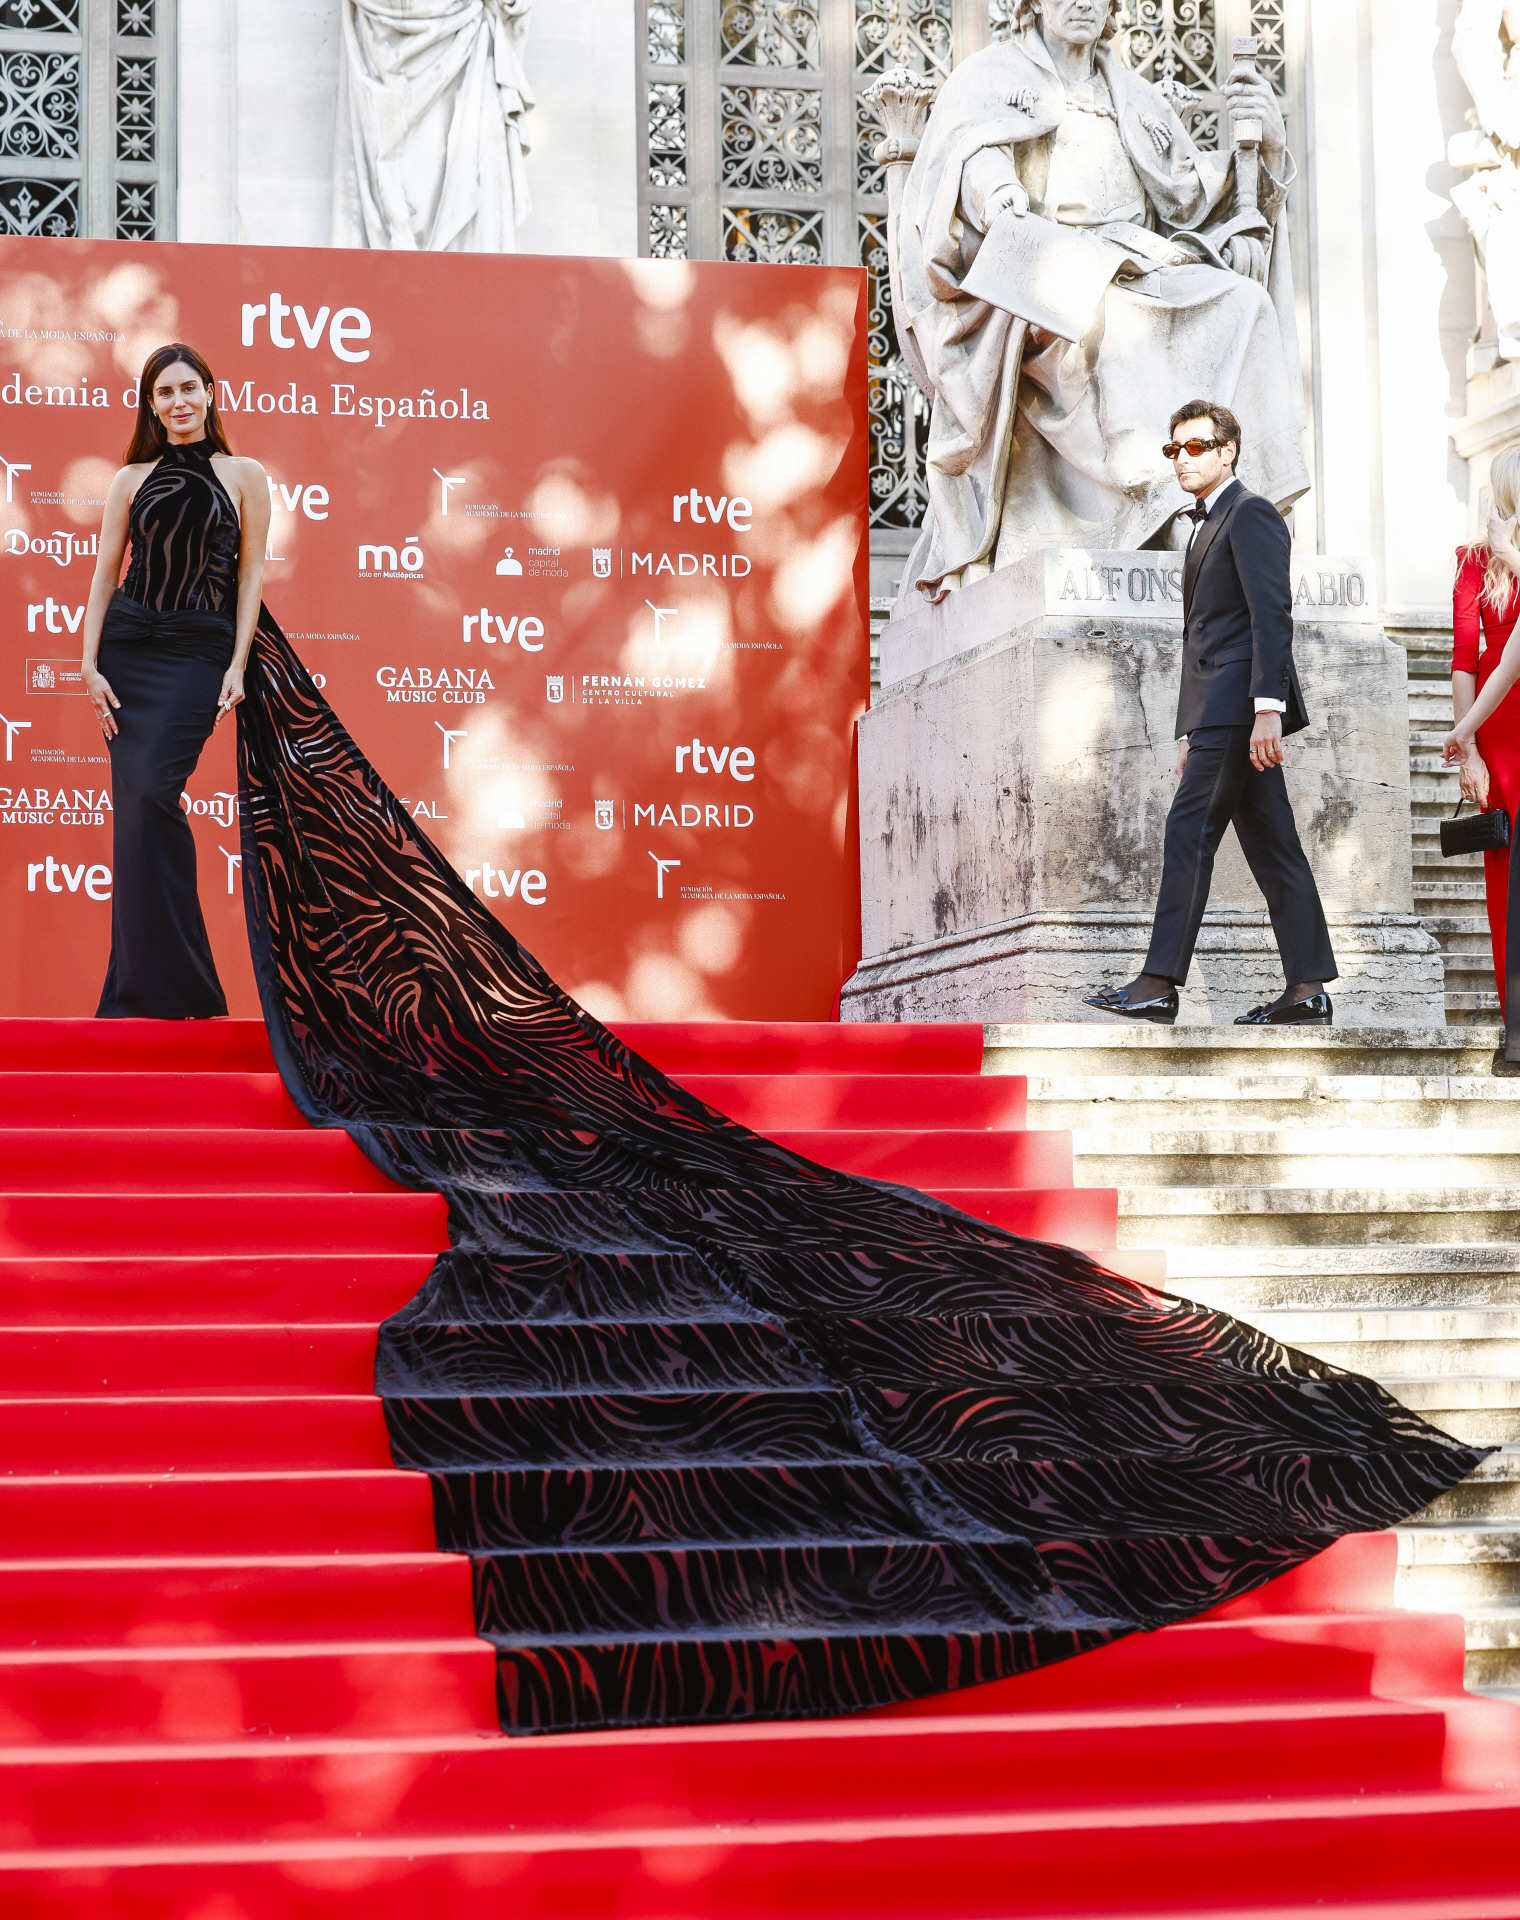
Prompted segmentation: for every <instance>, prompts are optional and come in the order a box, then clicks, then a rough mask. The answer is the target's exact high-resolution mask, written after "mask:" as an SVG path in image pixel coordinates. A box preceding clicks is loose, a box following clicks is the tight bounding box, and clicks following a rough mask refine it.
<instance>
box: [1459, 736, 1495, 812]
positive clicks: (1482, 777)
mask: <svg viewBox="0 0 1520 1920" xmlns="http://www.w3.org/2000/svg"><path fill="white" fill-rule="evenodd" d="M1457 784H1458V785H1459V786H1460V787H1461V789H1462V798H1463V799H1464V800H1470V801H1471V802H1472V804H1473V805H1474V806H1475V807H1486V806H1487V805H1488V762H1487V761H1486V760H1485V759H1484V758H1483V756H1482V754H1481V753H1479V751H1478V749H1477V748H1476V747H1469V748H1468V750H1467V758H1466V759H1465V760H1464V761H1463V762H1462V767H1461V771H1460V773H1459V775H1458V779H1457Z"/></svg>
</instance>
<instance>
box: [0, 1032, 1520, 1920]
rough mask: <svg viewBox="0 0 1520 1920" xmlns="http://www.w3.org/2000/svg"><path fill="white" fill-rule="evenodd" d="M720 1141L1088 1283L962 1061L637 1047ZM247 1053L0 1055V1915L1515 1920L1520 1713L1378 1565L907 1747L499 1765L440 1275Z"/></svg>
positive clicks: (648, 1036)
mask: <svg viewBox="0 0 1520 1920" xmlns="http://www.w3.org/2000/svg"><path fill="white" fill-rule="evenodd" d="M625 1037H626V1038H627V1039H628V1040H629V1041H630V1043H631V1044H632V1045H633V1046H635V1047H636V1048H638V1049H639V1050H640V1051H641V1052H643V1053H645V1054H646V1055H648V1056H649V1057H650V1058H652V1059H653V1060H654V1061H655V1062H656V1063H657V1064H658V1065H660V1066H662V1067H664V1068H665V1069H666V1070H667V1071H669V1072H671V1073H674V1074H675V1075H677V1076H678V1077H680V1078H682V1079H683V1080H685V1081H686V1082H687V1083H688V1084H689V1085H691V1086H692V1087H693V1088H694V1089H695V1090H696V1091H698V1092H699V1093H700V1094H702V1095H703V1097H704V1098H706V1099H708V1100H710V1101H711V1102H712V1103H713V1104H714V1105H716V1106H719V1107H721V1108H723V1109H724V1110H726V1111H727V1112H729V1113H732V1114H733V1115H734V1116H735V1117H736V1118H738V1119H741V1120H743V1121H746V1122H748V1123H749V1124H750V1125H752V1126H755V1127H757V1128H759V1129H760V1130H762V1131H764V1132H766V1133H770V1134H773V1135H774V1136H775V1137H777V1138H778V1139H782V1140H784V1141H785V1142H786V1143H787V1144H788V1145H789V1146H792V1147H795V1148H796V1149H797V1150H798V1151H800V1152H803V1153H806V1154H808V1155H811V1156H812V1157H814V1158H816V1159H819V1160H822V1161H825V1162H828V1163H830V1164H832V1165H835V1166H838V1167H841V1168H844V1169H847V1170H849V1171H851V1172H857V1173H866V1174H871V1175H874V1176H877V1177H880V1178H883V1179H888V1180H893V1181H898V1182H902V1183H906V1184H912V1185H919V1186H923V1187H926V1188H928V1189H929V1190H930V1191H932V1192H935V1193H938V1194H942V1195H944V1196H945V1197H946V1198H948V1199H950V1200H953V1201H954V1202H955V1203H956V1204H957V1205H959V1206H962V1207H965V1208H967V1209H968V1210H970V1211H972V1212H975V1213H978V1214H981V1215H982V1216H984V1217H986V1218H988V1219H992V1220H996V1221H997V1222H999V1224H1001V1225H1004V1226H1007V1227H1010V1228H1012V1229H1014V1230H1016V1231H1019V1232H1024V1233H1030V1234H1037V1235H1041V1236H1044V1237H1048V1238H1052V1239H1062V1240H1066V1241H1068V1242H1072V1243H1075V1244H1077V1245H1080V1246H1084V1247H1087V1248H1090V1249H1092V1250H1093V1251H1094V1252H1096V1253H1098V1254H1099V1256H1100V1257H1101V1258H1103V1259H1104V1260H1105V1261H1107V1262H1108V1263H1109V1264H1118V1265H1119V1266H1120V1267H1121V1270H1123V1271H1126V1272H1129V1273H1132V1274H1134V1275H1135V1276H1136V1277H1138V1278H1143V1279H1149V1280H1159V1279H1160V1278H1161V1266H1160V1262H1159V1260H1157V1259H1155V1258H1154V1257H1149V1256H1143V1255H1137V1254H1134V1253H1125V1254H1123V1255H1120V1254H1116V1253H1115V1252H1114V1249H1113V1238H1114V1225H1115V1212H1114V1207H1115V1201H1114V1195H1113V1194H1112V1193H1106V1192H1097V1191H1082V1190H1078V1189H1075V1188H1073V1187H1072V1185H1071V1157H1070V1142H1069V1140H1068V1139H1067V1137H1066V1136H1065V1135H1060V1134H1030V1133H1027V1132H1025V1131H1024V1129H1023V1122H1024V1106H1023V1088H1022V1085H1021V1084H1020V1083H1019V1082H1017V1081H1014V1080H1008V1079H983V1078H981V1077H980V1066H981V1034H980V1030H979V1029H977V1028H973V1027H938V1028H924V1027H920V1028H860V1027H854V1028H851V1027H828V1026H817V1027H805V1028H803V1027H755V1028H751V1027H742V1026H728V1027H706V1028H703V1027H645V1028H641V1029H628V1030H626V1035H625ZM444 1237H445V1235H444V1218H443V1205H442V1202H441V1201H439V1200H437V1199H434V1198H432V1197H429V1196H426V1195H423V1196H418V1195H414V1194H407V1193H402V1192H400V1191H398V1190H397V1189H396V1188H394V1187H392V1186H391V1185H390V1184H389V1183H388V1182H387V1181H386V1180H385V1179H383V1178H382V1177H381V1176H380V1175H379V1174H378V1173H376V1172H375V1170H374V1169H373V1168H372V1167H371V1165H370V1164H369V1162H368V1161H367V1160H366V1159H365V1158H364V1156H363V1155H362V1154H361V1153H360V1152H359V1150H358V1149H357V1148H356V1147H354V1146H353V1145H352V1143H351V1142H350V1141H349V1140H348V1139H347V1137H346V1135H343V1134H339V1133H324V1132H316V1131H313V1130H311V1129H309V1128H307V1127H306V1126H305V1125H304V1123H303V1122H302V1121H301V1119H300V1117H299V1115H298V1114H297V1113H296V1111H295V1109H294V1107H293V1106H292V1105H291V1104H290V1102H289V1101H288V1099H287V1098H286V1096H285V1095H284V1093H283V1091H282V1089H281V1088H280V1086H279V1083H278V1080H277V1079H276V1077H275V1075H274V1073H273V1070H272V1065H271V1062H270V1058H269V1053H268V1048H267V1046H266V1044H265V1040H264V1036H263V1032H262V1029H261V1028H259V1027H257V1026H254V1025H250V1024H246V1023H239V1022H226V1023H218V1024H216V1025H213V1026H205V1027H202V1026H183V1027H181V1026H158V1025H149V1024H146V1023H145V1024H141V1025H139V1024H137V1023H132V1022H110V1023H99V1024H97V1023H95V1022H91V1021H81V1022H77V1023H76V1022H67V1021H53V1022H40V1021H38V1022H14V1021H13V1022H3V1021H0V1328H3V1338H0V1473H3V1478H0V1914H3V1915H5V1916H6V1920H23V1916H24V1917H25V1920H31V1916H44V1915H46V1916H48V1917H49V1920H54V1917H55V1916H56V1917H57V1920H62V1917H63V1916H69V1920H75V1916H83V1915H89V1916H91V1920H119V1917H120V1916H128V1915H130V1916H132V1917H133V1920H147V1916H152V1920H316V1916H319V1915H320V1916H323V1917H324V1920H325V1917H326V1916H334V1915H337V1916H344V1915H356V1916H357V1915H359V1914H364V1915H366V1916H374V1917H375V1920H387V1916H391V1915H396V1916H400V1915H403V1914H411V1913H413V1912H414V1911H415V1910H416V1907H417V1903H418V1902H419V1901H420V1900H427V1899H429V1898H432V1897H442V1898H444V1899H448V1900H450V1901H452V1902H453V1903H454V1905H455V1907H456V1909H458V1910H459V1911H461V1912H466V1911H468V1910H470V1908H471V1906H472V1905H473V1906H475V1907H476V1909H477V1910H479V1911H481V1912H488V1913H504V1912H510V1913H512V1914H514V1915H517V1916H535V1915H548V1914H551V1913H552V1914H555V1915H586V1916H597V1917H598V1920H600V1917H601V1916H606V1917H607V1920H614V1916H615V1917H617V1920H722V1917H725V1916H734V1917H736V1920H737V1917H741V1916H742V1917H743V1920H760V1917H761V1916H766V1917H767V1920H769V1917H770V1916H775V1915H780V1914H783V1913H784V1914H787V1915H789V1916H797V1915H801V1916H808V1917H810V1920H825V1916H827V1917H828V1920H837V1917H838V1916H851V1917H853V1916H861V1920H864V1916H867V1915H869V1916H871V1917H872V1920H941V1917H942V1920H994V1917H997V1920H1005V1917H1006V1916H1011V1915H1013V1914H1015V1913H1017V1914H1020V1915H1031V1916H1033V1915H1050V1916H1054V1915H1057V1914H1063V1915H1083V1916H1088V1920H1095V1917H1096V1916H1098V1915H1110V1916H1117V1915H1119V1914H1137V1915H1138V1914H1148V1915H1152V1916H1159V1915H1180V1914H1190V1915H1198V1916H1209V1915H1224V1914H1230V1915H1232V1916H1234V1920H1251V1916H1264V1915H1267V1914H1271V1915H1273V1916H1275V1917H1276V1920H1290V1917H1291V1916H1297V1915H1300V1914H1307V1913H1308V1912H1310V1911H1311V1910H1313V1911H1318V1910H1320V1908H1321V1907H1322V1906H1323V1905H1325V1904H1329V1905H1333V1906H1334V1907H1335V1908H1336V1910H1337V1911H1338V1912H1341V1913H1343V1914H1347V1915H1351V1916H1356V1915H1363V1916H1371V1915H1374V1914H1376V1915H1379V1916H1384V1915H1394V1914H1397V1915H1404V1916H1409V1920H1416V1916H1418V1917H1420V1920H1436V1917H1437V1916H1439V1917H1440V1920H1465V1917H1468V1916H1471V1917H1472V1920H1477V1917H1478V1916H1482V1917H1483V1920H1504V1916H1508V1915H1514V1916H1517V1917H1520V1844H1517V1843H1516V1840H1515V1835H1516V1834H1517V1833H1520V1712H1517V1711H1516V1710H1513V1709H1511V1708H1508V1707H1505V1706H1502V1705H1500V1704H1498V1703H1496V1702H1488V1701H1479V1700H1473V1699H1468V1698H1465V1697H1463V1696H1462V1694H1461V1691H1460V1688H1461V1671H1462V1651H1463V1649H1462V1629H1461V1623H1460V1621H1458V1620H1455V1619H1451V1620H1448V1619H1445V1618H1430V1617H1422V1616H1416V1615H1411V1614H1405V1613H1399V1612H1396V1611H1394V1610H1393V1609H1392V1604H1391V1596H1392V1588H1393V1576H1394V1563H1395V1548H1394V1543H1393V1540H1392V1538H1391V1537H1383V1536H1377V1537H1373V1536H1363V1537H1361V1538H1357V1539H1352V1540H1348V1541H1345V1542H1342V1543H1341V1544H1340V1545H1339V1546H1338V1547H1336V1548H1334V1549H1333V1550H1332V1551H1331V1552H1330V1553H1328V1554H1325V1555H1322V1556H1321V1557H1320V1558H1319V1559H1318V1560H1316V1561H1314V1562H1311V1563H1310V1564H1309V1565H1308V1566H1307V1567H1305V1568H1303V1569H1301V1570H1300V1571H1299V1572H1298V1573H1297V1574H1295V1575H1292V1576H1289V1577H1288V1578H1287V1579H1284V1580H1281V1581H1278V1582H1276V1583H1275V1584H1274V1585H1273V1586H1271V1587H1268V1588H1265V1589H1263V1590H1261V1591H1260V1592H1259V1593H1257V1594H1255V1595H1253V1596H1251V1598H1250V1599H1249V1600H1247V1601H1245V1602H1239V1603H1236V1604H1235V1605H1234V1606H1232V1607H1230V1608H1228V1609H1226V1610H1224V1611H1223V1612H1222V1613H1221V1614H1220V1615H1218V1616H1216V1617H1214V1618H1211V1619H1205V1620H1202V1621H1198V1622H1195V1623H1191V1624H1189V1625H1185V1626H1180V1627H1172V1628H1168V1629H1166V1630H1165V1631H1163V1632H1161V1633H1157V1634H1152V1635H1147V1636H1140V1637H1136V1638H1133V1639H1130V1640H1128V1641H1125V1642H1122V1643H1120V1644H1118V1645H1116V1646H1114V1647H1111V1648H1108V1649H1105V1650H1104V1651H1102V1652H1099V1653H1095V1654H1090V1655H1087V1656H1085V1657H1084V1658H1082V1659H1080V1660H1077V1661H1074V1662H1070V1663H1067V1664H1065V1665H1062V1666H1059V1667H1055V1668H1047V1669H1044V1670H1042V1671H1041V1672H1039V1673H1036V1674H1033V1675H1030V1676H1028V1677H1026V1678H1023V1679H1020V1680H1017V1681H1011V1682H1005V1683H1001V1684H999V1685H996V1686H992V1687H986V1688H982V1689H978V1690H975V1691H970V1692H967V1693H963V1694H958V1695H955V1696H952V1697H949V1698H945V1699H941V1700H938V1701H929V1702H927V1703H920V1704H919V1705H918V1706H917V1707H916V1708H914V1709H912V1710H911V1711H909V1710H902V1711H897V1712H894V1713H891V1714H878V1715H872V1716H866V1717H859V1718H854V1719H846V1720H836V1721H828V1722H800V1723H787V1724H777V1725H763V1726H759V1727H756V1726H736V1727H708V1728H692V1729H679V1730H675V1731H668V1732H659V1733H630V1734H582V1735H571V1736H562V1737H558V1738H546V1739H538V1740H528V1741H512V1740H507V1739H505V1738H504V1737H503V1736H501V1735H500V1734H499V1733H498V1732H497V1731H496V1704H495V1692H494V1671H495V1657H494V1653H493V1650H492V1648H491V1647H490V1646H488V1645H487V1644H486V1643H485V1642H483V1641H481V1640H479V1639H478V1638H477V1637H476V1636H475V1634H474V1631H473V1624H472V1623H473V1609H472V1601H471V1591H470V1569H469V1566H468V1563H467V1562H466V1561H465V1560H464V1559H463V1558H462V1557H458V1556H453V1555H448V1554H444V1553H440V1552H439V1551H438V1550H437V1549H436V1546H435V1544H434V1540H435V1535H434V1524H433V1513H432V1508H431V1499H430V1490H429V1483H428V1480H427V1478H426V1476H424V1475H423V1474H420V1473H408V1472H400V1471H397V1470H396V1469H395V1468H393V1467H392V1466H391V1464H390V1455H389V1449H388V1445H387V1441H386V1433H385V1424H384V1421H383V1419H382V1416H381V1408H380V1404H379V1402H378V1401H377V1400H376V1398H375V1397H374V1394H373V1392H372V1383H373V1365H374V1352H375V1337H376V1330H377V1327H378V1325H379V1322H380V1321H381V1319H382V1318H384V1317H385V1316H386V1315H388V1314H390V1313H392V1312H394V1311H395V1310H396V1309H397V1308H398V1307H400V1306H401V1305H402V1304H403V1303H404V1302H405V1301H407V1300H408V1299H409V1298H410V1297H411V1296H412V1295H413V1294H414V1293H415V1292H416V1290H417V1288H418V1286H419V1285H420V1284H421V1282H422V1280H423V1278H424V1277H425V1275H426V1273H427V1271H428V1268H429V1266H430V1264H431V1260H432V1256H433V1254H434V1252H435V1251H436V1249H437V1248H439V1247H440V1246H441V1245H442V1244H443V1242H444Z"/></svg>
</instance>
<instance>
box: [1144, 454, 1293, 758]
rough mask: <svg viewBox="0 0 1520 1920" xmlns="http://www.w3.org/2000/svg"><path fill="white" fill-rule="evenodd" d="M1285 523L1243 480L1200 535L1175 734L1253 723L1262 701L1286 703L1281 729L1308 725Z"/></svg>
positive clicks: (1188, 577)
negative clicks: (1296, 657) (1296, 661)
mask: <svg viewBox="0 0 1520 1920" xmlns="http://www.w3.org/2000/svg"><path fill="white" fill-rule="evenodd" d="M1289 546H1290V539H1289V534H1288V528H1287V523H1286V522H1285V521H1284V519H1283V517H1282V515H1281V514H1280V513H1279V512H1278V511H1277V509H1276V507H1274V506H1273V505H1272V503H1271V501H1270V500H1264V499H1263V498H1262V496H1261V495H1260V494H1259V493H1251V492H1249V491H1248V490H1247V489H1246V488H1245V487H1243V486H1242V485H1241V484H1240V483H1239V481H1235V482H1233V483H1232V484H1231V485H1230V486H1229V487H1228V489H1227V490H1226V491H1225V492H1224V493H1223V494H1222V496H1218V495H1217V496H1216V497H1215V501H1214V506H1213V510H1212V511H1211V512H1210V514H1209V517H1208V519H1207V520H1206V521H1205V522H1204V523H1203V526H1202V528H1201V529H1200V530H1199V532H1198V533H1197V534H1196V535H1195V536H1194V538H1193V542H1192V545H1191V546H1190V547H1189V549H1188V553H1187V558H1186V560H1185V561H1184V563H1183V568H1182V688H1181V692H1180V693H1179V695H1178V699H1177V738H1178V739H1179V740H1180V739H1181V737H1182V736H1183V734H1185V733H1191V732H1192V731H1193V729H1194V728H1195V727H1249V726H1250V725H1251V724H1252V722H1253V720H1254V719H1255V717H1256V708H1255V702H1256V700H1257V698H1258V697H1259V698H1262V699H1266V700H1282V701H1285V702H1286V703H1287V707H1286V711H1285V712H1284V714H1283V717H1282V726H1283V733H1284V735H1287V734H1290V733H1297V732H1299V730H1300V729H1301V728H1303V727H1306V726H1308V724H1309V716H1308V714H1307V712H1306V711H1305V709H1304V696H1303V693H1302V691H1301V689H1300V687H1299V684H1298V669H1297V667H1295V666H1294V664H1293V582H1292V577H1291V574H1290V572H1289V566H1288V552H1289Z"/></svg>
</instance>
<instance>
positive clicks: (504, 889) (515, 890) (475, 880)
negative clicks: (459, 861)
mask: <svg viewBox="0 0 1520 1920" xmlns="http://www.w3.org/2000/svg"><path fill="white" fill-rule="evenodd" d="M464 882H465V885H466V886H467V887H468V888H469V889H470V892H471V893H483V894H484V895H485V897H486V899H487V900H511V899H513V898H516V899H518V900H521V901H522V903H523V905H524V906H525V907H541V906H542V905H543V904H544V901H545V899H546V898H547V896H548V892H549V882H548V880H547V878H546V877H545V876H544V875H543V874H542V873H540V872H539V870H538V868H537V867H529V868H528V870H527V872H526V873H524V872H523V870H522V868H521V867H514V868H513V869H512V871H511V872H510V873H505V872H503V871H502V869H501V868H500V867H493V866H491V865H490V863H489V862H487V864H486V865H485V866H483V867H468V868H466V869H465V876H464Z"/></svg>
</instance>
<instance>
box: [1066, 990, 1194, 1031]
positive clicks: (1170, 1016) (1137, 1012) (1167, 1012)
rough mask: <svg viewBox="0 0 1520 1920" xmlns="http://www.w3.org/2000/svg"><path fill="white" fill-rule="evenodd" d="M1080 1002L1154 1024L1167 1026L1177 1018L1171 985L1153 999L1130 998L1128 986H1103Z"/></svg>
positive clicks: (1174, 996) (1101, 1011) (1174, 991)
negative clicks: (1169, 990)
mask: <svg viewBox="0 0 1520 1920" xmlns="http://www.w3.org/2000/svg"><path fill="white" fill-rule="evenodd" d="M1082 1004H1083V1006H1084V1007H1096V1008H1097V1009H1098V1011H1099V1013H1119V1014H1123V1016H1124V1018H1125V1019H1126V1020H1149V1021H1151V1022H1152V1023H1153V1024H1154V1025H1155V1026H1158V1027H1169V1026H1171V1025H1172V1024H1173V1023H1174V1021H1175V1020H1176V1018H1177V1005H1178V1002H1177V989H1176V988H1175V987H1173V988H1172V990H1171V992H1170V993H1163V994H1160V995H1158V996H1157V997H1156V999H1154V1000H1131V999H1130V997H1129V988H1128V987H1104V988H1103V990H1102V991H1101V992H1100V993H1090V994H1089V995H1088V996H1087V998H1086V999H1085V1000H1084V1001H1083V1002H1082Z"/></svg>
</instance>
